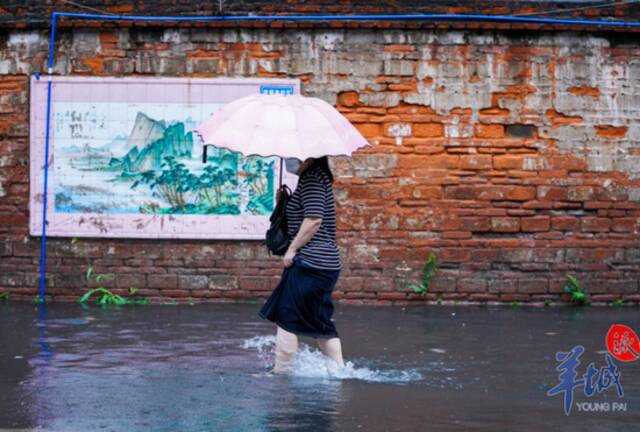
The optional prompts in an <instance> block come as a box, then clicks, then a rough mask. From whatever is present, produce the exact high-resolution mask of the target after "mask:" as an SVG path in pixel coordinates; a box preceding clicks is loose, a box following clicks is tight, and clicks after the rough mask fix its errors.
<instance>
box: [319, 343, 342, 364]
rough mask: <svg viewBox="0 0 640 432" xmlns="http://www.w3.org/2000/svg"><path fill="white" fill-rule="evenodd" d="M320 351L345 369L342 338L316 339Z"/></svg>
mask: <svg viewBox="0 0 640 432" xmlns="http://www.w3.org/2000/svg"><path fill="white" fill-rule="evenodd" d="M316 340H317V342H318V347H320V351H322V353H323V354H324V355H326V356H328V357H330V358H332V359H333V360H334V361H335V362H336V363H338V366H340V367H344V360H343V359H342V345H341V343H340V338H337V337H334V338H331V339H323V338H316Z"/></svg>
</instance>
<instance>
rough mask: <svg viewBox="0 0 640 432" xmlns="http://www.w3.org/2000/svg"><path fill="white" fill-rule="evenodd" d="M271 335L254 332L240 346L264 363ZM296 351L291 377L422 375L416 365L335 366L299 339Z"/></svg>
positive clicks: (393, 379)
mask: <svg viewBox="0 0 640 432" xmlns="http://www.w3.org/2000/svg"><path fill="white" fill-rule="evenodd" d="M275 343H276V337H275V336H254V337H252V338H250V339H246V340H244V341H243V343H242V347H243V348H247V349H248V348H255V349H257V350H258V355H259V357H260V359H261V360H262V361H263V362H264V363H265V364H267V363H270V362H272V359H273V358H274V351H275ZM298 347H299V348H298V352H297V353H296V357H295V360H294V362H293V364H292V365H291V368H290V370H289V372H288V373H289V375H290V376H294V377H305V378H317V379H339V380H343V379H357V380H363V381H368V382H386V383H405V382H411V381H420V380H422V379H423V378H424V377H423V376H422V374H420V373H419V372H418V370H417V369H416V368H411V369H407V370H401V369H386V370H381V369H371V368H368V367H366V366H361V367H356V365H355V364H354V363H353V362H352V361H349V360H347V361H345V365H344V368H341V367H339V366H338V365H337V364H336V363H335V362H334V361H333V360H332V359H330V358H329V357H327V356H325V355H324V354H323V353H322V352H321V351H320V350H319V349H317V348H314V347H311V346H309V345H307V344H305V343H304V342H301V341H300V342H299V345H298Z"/></svg>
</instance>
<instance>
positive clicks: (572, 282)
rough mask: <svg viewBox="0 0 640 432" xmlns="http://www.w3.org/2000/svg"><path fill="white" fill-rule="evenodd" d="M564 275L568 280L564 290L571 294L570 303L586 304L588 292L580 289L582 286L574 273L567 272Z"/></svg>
mask: <svg viewBox="0 0 640 432" xmlns="http://www.w3.org/2000/svg"><path fill="white" fill-rule="evenodd" d="M566 276H567V278H568V279H569V281H568V282H567V283H566V284H565V286H564V292H566V293H568V294H570V295H571V303H574V304H577V305H584V304H587V303H588V302H589V301H588V294H587V292H586V291H585V290H584V289H582V287H580V283H579V282H578V279H577V278H576V277H575V276H574V275H571V274H568V273H567V275H566Z"/></svg>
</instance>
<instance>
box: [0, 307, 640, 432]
mask: <svg viewBox="0 0 640 432" xmlns="http://www.w3.org/2000/svg"><path fill="white" fill-rule="evenodd" d="M259 307H260V304H245V305H235V304H216V305H212V304H208V305H195V306H168V305H149V306H138V307H120V308H117V307H116V308H110V309H106V310H105V309H101V308H99V307H95V306H91V307H85V308H83V307H81V306H80V305H77V304H52V305H49V306H48V307H47V308H46V309H40V308H39V307H38V306H37V305H31V304H27V303H4V304H0V430H2V429H9V428H16V429H27V430H38V431H55V432H66V431H97V430H100V431H127V432H134V431H151V430H152V431H154V432H160V431H172V432H173V431H310V430H312V431H317V432H320V431H357V430H362V431H427V430H433V431H454V430H456V431H458V430H460V431H462V430H464V431H470V430H473V431H492V432H493V431H507V430H508V431H512V430H513V431H515V430H517V431H540V430H553V429H558V430H563V431H583V430H589V431H610V430H614V429H618V430H621V431H630V430H635V429H636V428H637V427H638V426H637V424H638V422H639V420H640V360H638V361H637V362H629V363H622V362H619V361H617V362H616V365H618V367H619V370H620V371H621V377H620V378H621V379H620V381H621V385H622V386H623V388H624V396H623V397H618V395H617V394H616V392H615V389H614V388H609V389H607V390H605V391H603V392H601V393H597V394H595V395H593V396H591V397H587V396H585V395H584V394H583V391H582V389H581V388H578V389H576V391H575V393H574V394H575V399H574V402H573V406H572V410H571V413H570V415H569V416H567V415H566V414H565V412H564V409H563V399H562V396H561V395H555V396H552V397H549V396H547V395H546V392H547V391H548V390H549V389H551V388H552V387H553V386H555V385H556V384H558V383H559V380H558V372H557V371H556V370H555V368H556V366H557V365H558V363H557V362H556V360H555V353H556V352H557V351H569V350H570V349H571V348H573V347H574V346H576V345H582V346H584V347H585V354H584V355H583V357H582V358H581V364H580V366H579V367H578V370H577V372H578V373H579V374H580V375H582V374H583V373H584V372H585V370H586V366H587V365H588V363H590V362H594V363H595V366H596V367H597V368H600V367H601V366H604V365H605V357H604V352H605V350H606V348H605V345H604V337H605V334H606V332H607V330H608V328H609V326H610V325H611V324H613V323H623V324H626V325H628V326H630V327H632V328H634V329H635V330H636V331H637V332H638V331H640V311H639V310H638V308H586V309H578V308H576V309H574V308H552V309H539V308H526V307H523V308H512V307H509V306H505V307H455V306H415V307H408V308H400V307H358V306H348V305H340V304H336V312H335V315H334V319H335V322H336V326H337V328H338V331H339V332H340V334H341V336H342V345H343V351H344V356H345V360H346V361H347V366H348V367H347V368H346V370H345V371H342V372H341V374H340V375H336V374H335V373H334V371H333V370H332V369H331V368H330V367H329V366H330V365H329V363H327V362H326V361H325V359H324V358H323V356H322V355H321V354H320V353H319V352H318V351H317V349H316V348H315V344H314V343H313V339H309V338H302V339H301V345H300V351H299V353H298V358H297V360H296V364H295V367H294V369H293V370H292V371H291V373H290V374H289V375H283V376H267V375H263V374H260V373H258V374H256V373H257V372H263V371H266V370H267V369H269V367H270V366H271V364H272V362H273V347H274V342H275V338H274V334H275V326H274V325H273V324H271V323H269V322H266V321H263V320H261V319H260V318H259V317H258V316H257V310H258V308H259ZM581 402H589V403H592V404H593V403H594V402H608V403H609V407H610V410H609V411H605V412H603V411H597V412H592V411H589V412H587V411H580V410H579V409H578V406H577V403H581ZM613 402H624V403H626V411H616V412H613V411H611V406H612V403H613ZM603 406H604V405H603V404H600V409H602V407H603Z"/></svg>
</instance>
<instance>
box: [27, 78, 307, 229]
mask: <svg viewBox="0 0 640 432" xmlns="http://www.w3.org/2000/svg"><path fill="white" fill-rule="evenodd" d="M47 81H48V80H45V79H41V78H40V77H39V76H37V75H33V76H32V77H31V79H30V91H29V100H30V102H29V103H30V112H29V117H30V119H29V173H30V176H29V233H30V234H31V235H32V236H42V235H43V234H45V235H46V236H48V237H112V238H151V239H159V238H166V239H223V240H240V239H246V240H259V241H264V239H265V233H266V231H267V229H268V228H269V225H270V221H269V216H270V215H271V213H272V212H273V209H274V205H275V192H276V190H277V189H276V187H277V185H278V183H279V181H280V178H282V183H283V184H286V185H287V186H289V187H290V188H291V189H292V190H293V189H294V188H295V186H296V184H297V181H298V177H297V176H296V175H294V174H291V173H288V172H286V170H282V172H280V168H281V159H280V158H278V157H266V158H265V157H260V156H249V157H246V156H244V155H242V154H241V153H236V152H232V151H230V150H228V149H224V148H221V147H213V146H210V147H208V149H207V160H206V161H204V162H203V161H202V152H203V143H202V140H201V138H200V136H199V135H198V134H197V133H196V132H195V130H196V128H197V127H198V126H199V125H200V124H202V122H203V121H204V120H206V119H208V118H209V117H211V116H212V115H213V114H214V113H215V112H216V111H217V110H219V109H220V108H221V107H222V106H224V105H226V104H228V103H230V102H232V101H234V100H237V99H238V98H241V97H244V96H248V95H250V94H256V93H262V94H269V93H284V94H300V84H301V83H300V80H299V79H289V78H227V77H207V78H205V77H198V78H186V77H158V76H144V77H143V76H135V77H104V76H55V77H53V78H52V82H51V86H49V85H48V83H47ZM48 101H50V108H51V110H50V116H49V121H47V105H48ZM47 156H48V157H47ZM281 176H282V177H281ZM45 221H46V223H45Z"/></svg>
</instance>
